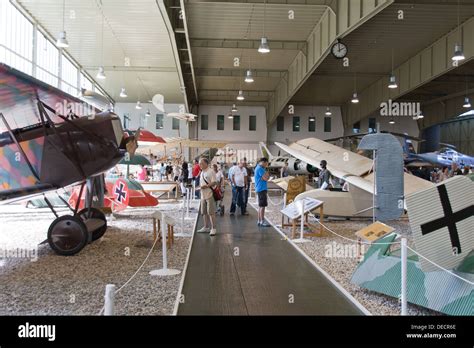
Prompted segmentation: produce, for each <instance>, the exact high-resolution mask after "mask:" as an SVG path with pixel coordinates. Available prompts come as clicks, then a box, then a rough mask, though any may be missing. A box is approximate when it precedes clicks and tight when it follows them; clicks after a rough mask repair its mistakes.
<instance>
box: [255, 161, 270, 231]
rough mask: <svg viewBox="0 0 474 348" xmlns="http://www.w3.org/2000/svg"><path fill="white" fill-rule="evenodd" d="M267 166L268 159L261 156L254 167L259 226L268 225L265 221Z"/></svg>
mask: <svg viewBox="0 0 474 348" xmlns="http://www.w3.org/2000/svg"><path fill="white" fill-rule="evenodd" d="M267 167H268V159H267V158H265V157H262V158H261V159H260V160H259V161H258V165H257V167H255V175H254V177H255V193H256V194H257V197H258V222H257V225H258V226H261V227H270V225H269V224H268V223H267V222H266V221H265V207H266V206H267V205H268V203H267V181H268V179H269V177H270V175H269V173H268V172H267V170H266V168H267Z"/></svg>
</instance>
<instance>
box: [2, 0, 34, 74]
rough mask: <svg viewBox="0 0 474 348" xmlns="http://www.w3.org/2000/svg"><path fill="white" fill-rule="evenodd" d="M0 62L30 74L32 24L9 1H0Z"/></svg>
mask: <svg viewBox="0 0 474 348" xmlns="http://www.w3.org/2000/svg"><path fill="white" fill-rule="evenodd" d="M0 62H3V63H6V64H8V65H10V66H11V67H13V68H15V69H18V70H20V71H23V72H24V73H26V74H29V75H31V74H32V70H33V24H32V23H31V22H30V21H29V20H28V19H27V18H26V17H25V16H23V14H21V13H20V11H18V10H17V9H16V8H15V6H13V5H12V4H11V3H10V1H0Z"/></svg>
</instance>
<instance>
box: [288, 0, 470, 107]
mask: <svg viewBox="0 0 474 348" xmlns="http://www.w3.org/2000/svg"><path fill="white" fill-rule="evenodd" d="M404 2H407V3H395V4H393V5H391V6H389V7H387V8H386V9H384V10H383V11H382V12H381V13H379V14H378V15H376V16H375V17H373V18H372V19H370V20H369V21H368V22H366V23H365V24H364V25H363V26H361V27H359V28H358V29H356V30H355V31H354V32H352V33H350V34H349V35H348V36H347V37H345V38H344V39H343V40H342V41H343V42H344V43H345V44H346V45H347V46H348V57H349V59H350V65H349V67H343V65H342V62H341V61H340V60H337V59H335V58H333V57H332V56H328V57H327V58H326V59H325V60H324V62H323V63H322V64H321V65H320V66H319V67H318V69H317V70H316V71H315V73H314V74H313V75H312V76H311V77H310V78H309V79H308V80H307V81H306V83H305V84H304V85H303V86H302V87H301V88H300V90H299V91H298V92H297V93H296V94H295V95H294V96H293V98H292V99H291V103H293V104H307V105H311V104H316V105H341V104H343V103H345V102H347V101H348V100H350V98H351V96H352V93H353V92H354V89H355V88H356V89H357V90H358V91H359V92H360V91H361V90H364V89H365V88H366V87H368V86H370V85H371V84H373V83H375V82H376V81H377V80H378V79H380V78H382V77H386V78H387V80H388V77H389V76H390V72H391V65H392V62H391V61H392V50H393V59H394V67H397V66H399V65H401V64H402V63H404V62H405V61H407V60H408V59H409V58H410V57H412V56H413V55H415V54H416V53H417V52H419V51H421V50H423V49H424V48H426V47H427V46H429V45H430V44H431V43H433V42H434V41H436V40H437V39H439V38H440V37H441V36H443V35H444V34H446V33H447V32H449V31H450V30H452V29H454V28H455V27H457V1H450V2H449V4H447V2H444V1H443V2H440V1H434V2H433V1H423V2H424V4H420V3H419V2H418V1H404ZM415 2H416V5H414V4H413V3H415ZM462 6H463V7H462V11H461V12H460V22H461V23H462V22H464V21H465V20H467V19H469V18H470V17H472V16H473V15H474V2H472V3H470V4H467V3H466V2H464V5H462ZM400 9H402V10H404V16H405V18H404V20H398V19H397V11H398V10H400ZM354 85H356V87H354Z"/></svg>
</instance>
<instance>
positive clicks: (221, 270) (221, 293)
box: [178, 192, 362, 315]
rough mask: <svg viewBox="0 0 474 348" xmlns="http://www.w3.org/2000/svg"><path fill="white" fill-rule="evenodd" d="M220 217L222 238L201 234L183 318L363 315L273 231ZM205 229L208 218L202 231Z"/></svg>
mask: <svg viewBox="0 0 474 348" xmlns="http://www.w3.org/2000/svg"><path fill="white" fill-rule="evenodd" d="M228 207H230V192H226V208H227V211H226V214H225V215H224V216H222V217H221V216H218V217H217V235H216V236H214V237H210V236H209V235H208V234H207V233H196V235H195V236H194V241H193V245H192V250H191V254H190V259H189V262H188V269H187V271H186V276H185V280H184V286H183V291H182V294H183V295H184V303H181V304H180V305H179V308H178V315H298V314H299V315H362V312H361V311H360V310H359V309H358V308H357V307H356V306H355V305H354V304H353V303H352V302H351V301H350V300H348V299H347V298H346V297H345V296H344V295H343V294H342V293H341V292H340V291H339V290H338V289H337V288H336V287H335V286H334V285H333V284H332V283H331V282H330V281H328V280H327V278H326V277H324V276H323V275H322V274H321V273H320V272H319V271H318V270H316V269H315V268H314V267H313V266H312V265H311V264H310V263H309V262H308V261H307V260H306V259H305V258H304V257H303V256H302V255H300V254H299V253H298V252H297V251H296V250H295V249H294V247H293V246H291V245H290V244H289V243H288V242H287V241H285V240H283V238H282V237H281V235H280V234H279V233H278V232H277V231H276V230H275V229H273V228H272V227H268V228H259V227H257V225H256V211H255V210H254V209H252V208H251V207H250V206H249V207H248V211H249V213H250V215H249V216H240V213H237V215H236V216H229V214H228ZM201 226H202V217H200V220H199V222H198V229H199V228H200V227H201Z"/></svg>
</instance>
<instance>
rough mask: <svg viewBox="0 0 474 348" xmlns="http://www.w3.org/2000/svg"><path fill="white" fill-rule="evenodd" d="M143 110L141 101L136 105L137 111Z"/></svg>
mask: <svg viewBox="0 0 474 348" xmlns="http://www.w3.org/2000/svg"><path fill="white" fill-rule="evenodd" d="M141 108H142V103H140V101H137V105H135V109H137V110H140V109H141Z"/></svg>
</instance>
